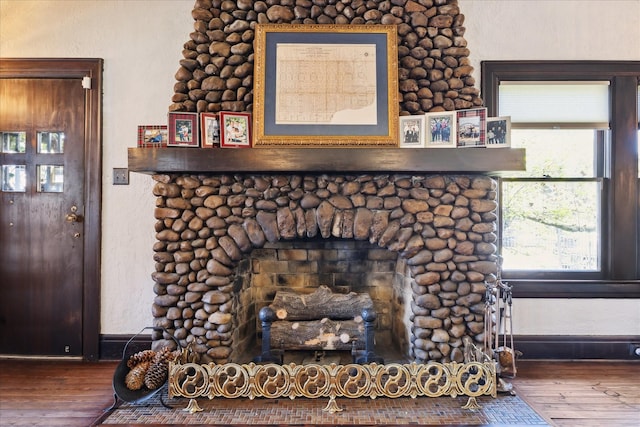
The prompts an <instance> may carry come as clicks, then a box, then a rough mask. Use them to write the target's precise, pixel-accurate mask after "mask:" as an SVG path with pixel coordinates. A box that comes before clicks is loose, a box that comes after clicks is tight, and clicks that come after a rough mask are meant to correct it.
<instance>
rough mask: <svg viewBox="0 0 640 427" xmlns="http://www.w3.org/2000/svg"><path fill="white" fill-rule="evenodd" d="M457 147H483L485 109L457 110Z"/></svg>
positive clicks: (485, 122)
mask: <svg viewBox="0 0 640 427" xmlns="http://www.w3.org/2000/svg"><path fill="white" fill-rule="evenodd" d="M457 117H458V120H457V126H458V143H457V146H458V147H484V146H485V144H486V132H487V109H486V108H474V109H471V110H458V111H457Z"/></svg>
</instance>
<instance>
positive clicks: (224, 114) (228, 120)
mask: <svg viewBox="0 0 640 427" xmlns="http://www.w3.org/2000/svg"><path fill="white" fill-rule="evenodd" d="M251 138H252V132H251V113H236V112H230V111H221V112H220V147H221V148H251V143H252V140H251Z"/></svg>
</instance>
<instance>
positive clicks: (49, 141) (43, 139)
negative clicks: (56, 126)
mask: <svg viewBox="0 0 640 427" xmlns="http://www.w3.org/2000/svg"><path fill="white" fill-rule="evenodd" d="M38 153H64V132H38Z"/></svg>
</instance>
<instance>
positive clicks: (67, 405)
mask: <svg viewBox="0 0 640 427" xmlns="http://www.w3.org/2000/svg"><path fill="white" fill-rule="evenodd" d="M115 367H116V362H98V363H85V362H77V361H42V360H38V361H36V360H15V359H6V360H0V426H48V427H55V426H65V427H75V426H78V427H87V426H89V425H91V423H92V421H93V420H95V419H96V418H98V417H99V416H100V415H101V414H102V412H103V411H104V409H106V408H108V407H110V406H111V404H112V403H113V391H112V378H113V373H114V370H115ZM512 383H513V384H514V387H515V389H516V392H517V394H518V395H519V396H520V397H521V398H522V399H524V400H526V401H527V402H528V403H529V404H530V405H531V406H532V407H534V408H535V409H536V410H537V411H538V413H540V415H542V416H544V417H545V418H546V419H548V420H550V421H551V422H552V423H553V424H554V425H556V426H562V427H564V426H567V427H568V426H571V427H575V426H581V427H582V426H585V427H589V426H615V427H623V426H624V427H626V426H629V427H631V426H638V425H639V420H640V363H639V362H564V361H563V362H541V361H520V362H519V364H518V376H517V377H516V378H515V379H514V380H513V381H512Z"/></svg>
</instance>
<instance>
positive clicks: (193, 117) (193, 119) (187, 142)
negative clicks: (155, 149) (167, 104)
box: [167, 113, 200, 147]
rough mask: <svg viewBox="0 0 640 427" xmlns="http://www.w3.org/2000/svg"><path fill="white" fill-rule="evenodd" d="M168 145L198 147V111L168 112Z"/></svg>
mask: <svg viewBox="0 0 640 427" xmlns="http://www.w3.org/2000/svg"><path fill="white" fill-rule="evenodd" d="M167 146H169V147H199V146H200V145H199V144H198V113H169V141H168V143H167Z"/></svg>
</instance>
